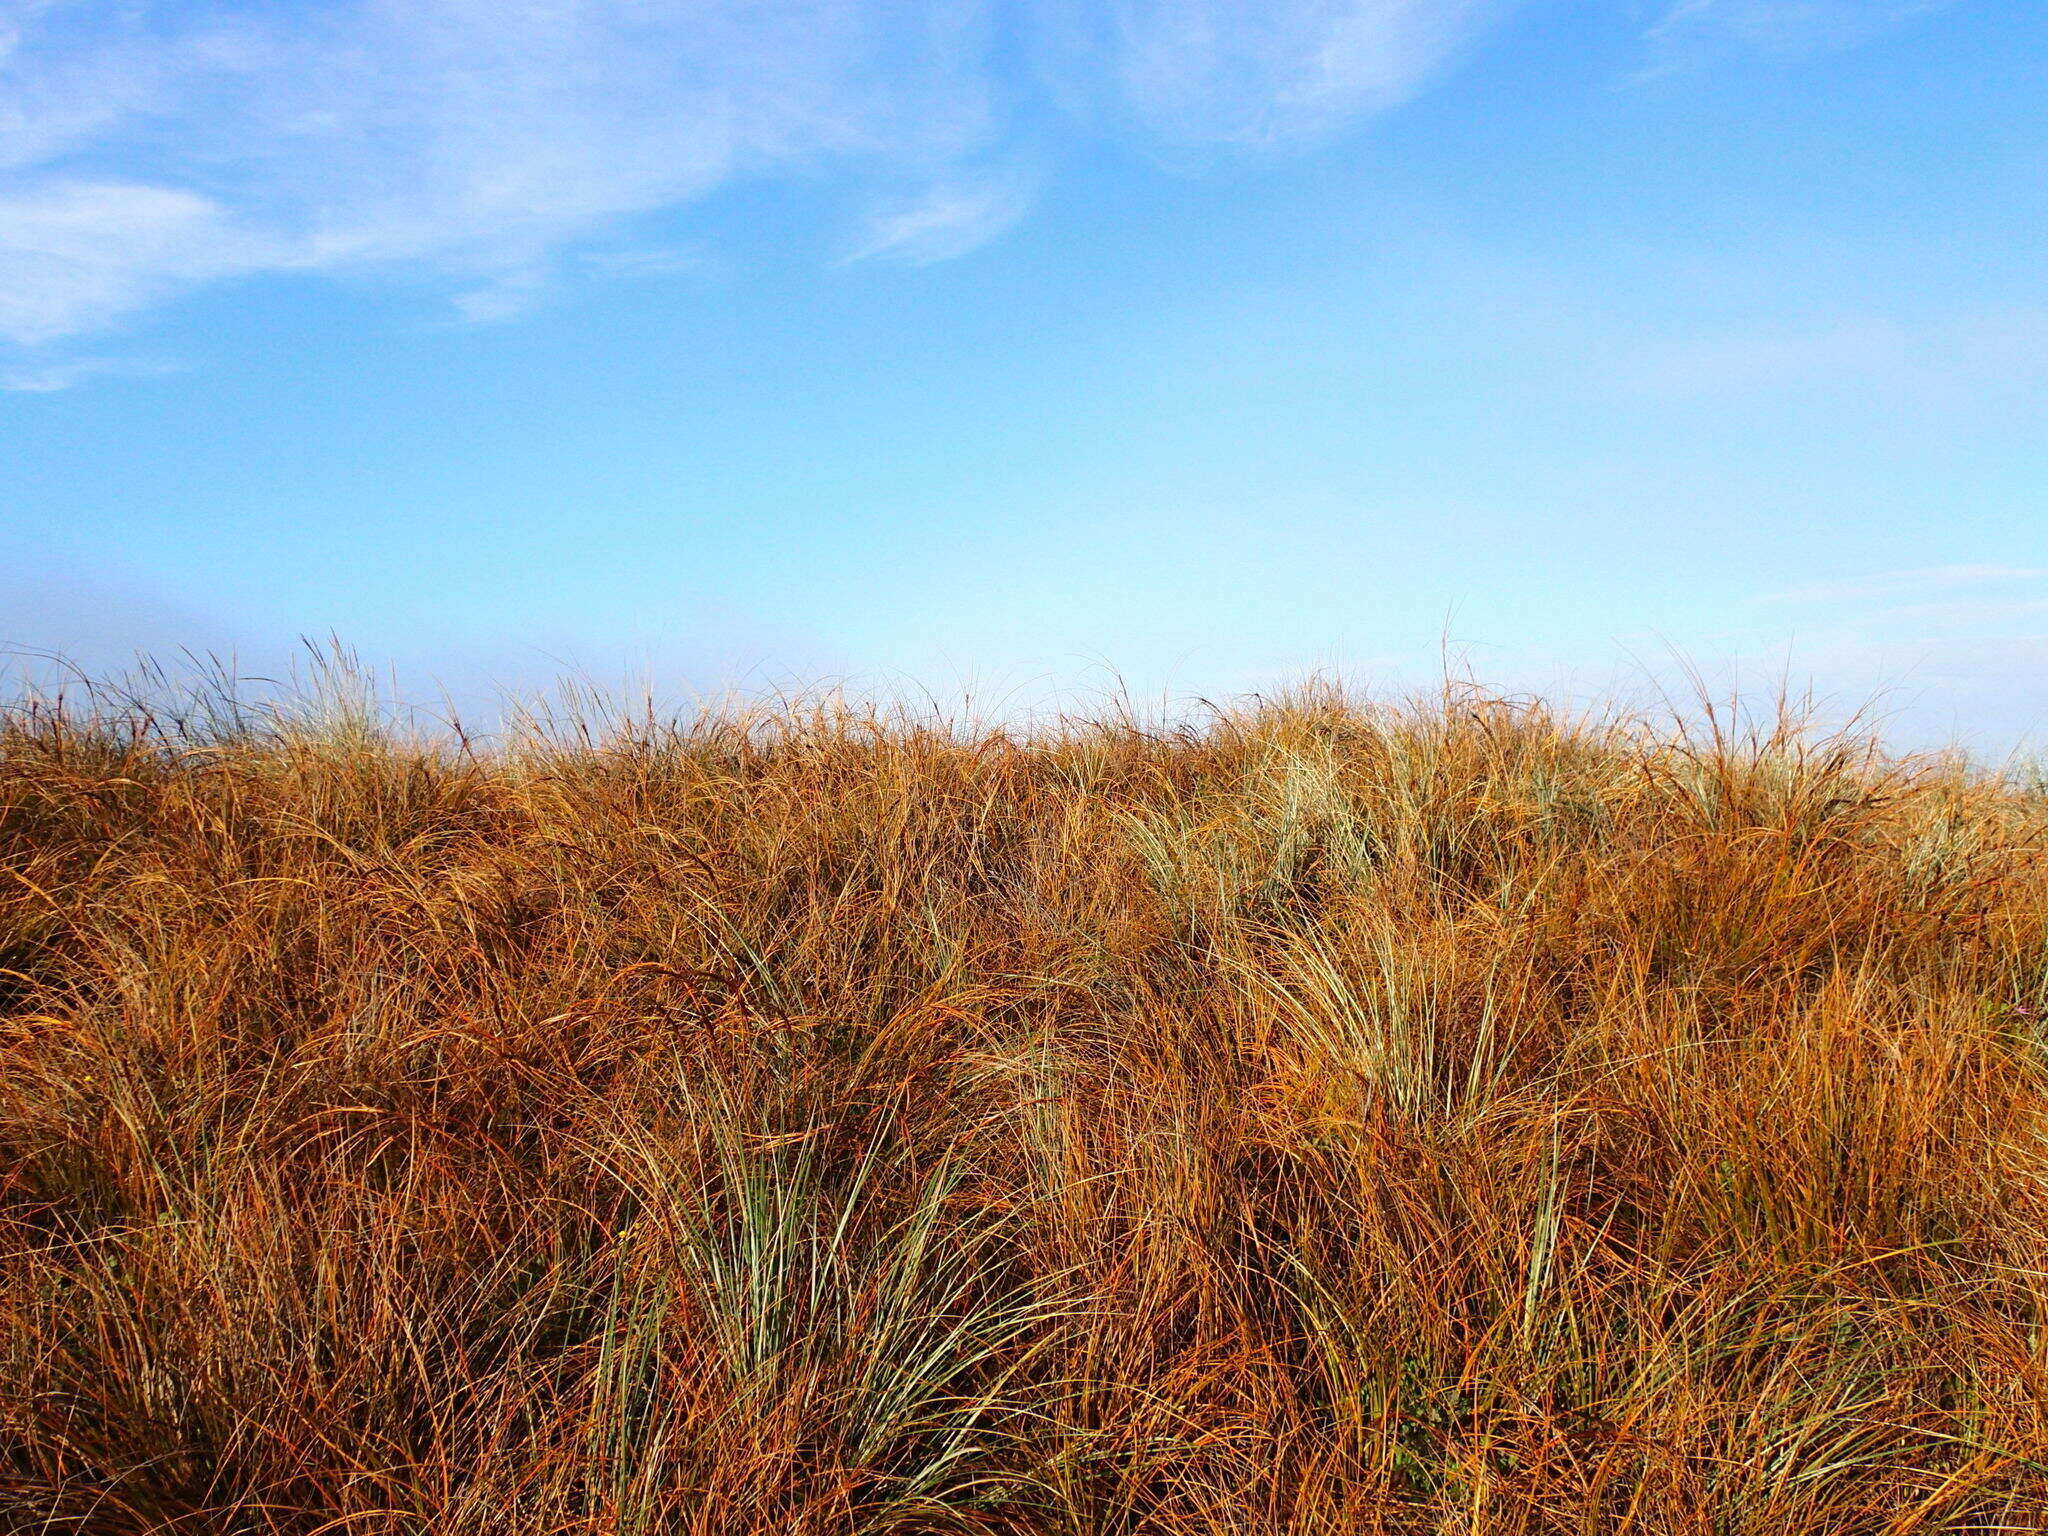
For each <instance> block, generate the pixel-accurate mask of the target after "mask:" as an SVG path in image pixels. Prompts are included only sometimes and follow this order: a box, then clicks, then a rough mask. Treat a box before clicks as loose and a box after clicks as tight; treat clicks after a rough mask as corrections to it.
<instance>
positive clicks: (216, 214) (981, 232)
mask: <svg viewBox="0 0 2048 1536" xmlns="http://www.w3.org/2000/svg"><path fill="white" fill-rule="evenodd" d="M1503 3H1506V0H1122V3H1120V4H1116V5H1114V6H1111V7H1108V8H1102V7H1097V6H1094V5H1092V4H1086V3H1083V0H961V3H959V4H954V5H946V6H936V7H917V6H900V5H896V4H894V3H892V0H521V3H519V4H507V3H505V0H336V3H333V4H329V5H325V6H319V7H289V8H287V7H272V6H267V5H262V4H258V3H255V0H128V3H124V4H122V5H120V6H113V7H110V6H106V5H104V4H100V3H96V0H14V3H13V4H12V5H0V343H8V344H12V345H13V346H14V347H15V348H17V349H24V348H25V349H30V350H35V349H50V348H52V347H55V346H58V345H60V344H62V343H63V342H65V341H66V340H67V339H69V338H75V337H80V336H86V335H90V334H93V333H96V332H105V331H107V330H110V329H112V328H115V327H118V326H120V325H121V324H123V323H124V322H126V321H129V320H130V319H132V318H133V317H136V316H138V315H140V314H143V313H145V312H147V311H149V310H150V309H152V308H154V307H156V306H158V305H160V304H162V303H163V302H165V301H167V300H169V299H171V298H174V297H176V296H177V295H179V294H181V293H185V292H188V291H190V290H193V289H195V288H198V287H201V286H204V285H206V284H210V283H215V282H219V281H222V280H226V279H232V278H236V277H242V276H247V275H251V274H257V273H265V272H323V273H337V272H347V273H352V274H371V275H374V274H376V273H378V272H388V273H390V274H392V275H394V276H402V277H404V278H405V279H407V280H417V279H418V278H420V277H421V276H423V275H424V276H427V277H430V278H432V279H434V280H435V281H438V282H440V283H442V284H443V285H444V286H445V288H446V289H447V291H448V292H449V293H450V295H451V300H452V303H453V304H454V307H455V309H456V312H457V313H458V314H460V315H462V316H464V317H466V318H471V319H478V320H485V319H495V318H502V317H504V316H507V315H511V314H516V313H518V312H519V311H521V310H522V309H524V308H526V307H529V306H530V305H532V304H533V303H535V302H536V301H538V300H540V299H542V298H544V297H545V295H546V294H547V293H548V291H549V290H550V288H551V286H552V285H553V284H554V283H556V282H557V281H559V280H560V278H561V275H562V273H563V272H564V271H565V270H568V271H576V272H583V273H588V274H592V275H595V274H599V273H603V272H606V271H612V272H617V273H624V272H629V271H635V270H637V271H639V272H642V273H651V272H653V271H655V270H657V269H658V268H660V267H661V266H662V265H663V263H664V261H665V260H666V258H665V257H650V258H648V259H647V260H644V261H642V260H637V259H636V258H633V257H630V256H620V257H618V258H616V259H612V258H608V257H607V256H605V255H604V254H602V252H601V251H600V252H599V253H598V254H594V255H589V256H587V257H586V256H585V255H584V254H583V247H585V246H590V245H595V246H599V247H609V248H612V249H614V250H616V249H619V248H622V247H623V248H624V249H626V250H631V249H632V248H633V242H632V229H631V226H632V221H633V220H634V219H635V218H636V217H637V216H640V215H644V214H648V213H651V212H653V211H656V210H663V209H671V208H676V207H680V206H683V205H687V204H689V203H691V202H692V201H694V200H697V199H700V198H703V197H705V196H707V195H709V194H711V193H714V192H716V191H717V190H718V189H720V188H722V187H726V186H728V185H731V184H733V183H735V182H738V181H741V180H744V179H748V178H758V177H763V176H772V175H777V174H796V175H804V176H815V175H816V174H817V173H818V172H819V171H820V170H821V169H829V170H832V171H833V172H835V173H836V174H840V175H844V176H848V177H852V178H855V179H856V180H857V182H859V183H861V184H865V185H868V186H870V187H871V188H873V189H875V190H872V191H870V192H869V194H868V199H867V210H868V211H867V213H866V215H865V217H864V219H863V220H862V222H861V223H860V225H859V227H858V228H857V229H856V230H854V231H853V232H851V234H850V235H849V237H848V238H847V240H846V242H845V245H846V247H848V248H850V249H851V250H852V251H853V252H854V253H855V254H856V255H860V256H874V257H892V258H895V259H900V260H906V261H910V262H918V263H922V262H932V261H942V260H947V259H950V258H952V257H955V256H959V255H963V254H965V253H966V252H968V251H970V250H973V249H974V248H976V247H977V246H980V245H982V244H984V243H986V242H987V241H989V240H991V239H993V238H995V237H996V236H998V235H1000V234H1001V233H1002V231H1003V230H1005V229H1006V228H1008V227H1009V226H1011V225H1012V224H1014V223H1015V222H1016V221H1017V220H1018V219H1019V218H1021V217H1022V216H1023V215H1024V213H1025V211H1026V210H1027V208H1028V206H1029V204H1030V201H1031V196H1032V191H1033V187H1034V185H1035V180H1036V178H1035V177H1034V176H1032V175H1030V174H1027V173H1025V172H1023V171H1020V170H1017V169H1015V168H1014V164H1015V161H1016V157H1015V155H1014V153H1012V152H1011V151H1010V150H1009V149H1008V148H1007V147H1006V145H1007V140H1008V138H1009V137H1013V136H1014V127H1015V125H1014V118H1015V117H1016V115H1017V114H1018V113H1020V112H1023V111H1028V110H1029V109H1030V107H1031V105H1032V104H1031V103H1029V102H1021V101H1020V100H1018V99H1017V97H1018V92H1019V90H1020V89H1021V87H1018V86H1016V85H1015V83H1014V80H1012V76H1014V75H1015V72H1014V71H1005V70H1004V69H1003V68H1002V67H1000V66H999V65H998V63H997V62H996V61H993V60H992V59H991V57H990V49H991V39H992V38H993V37H994V36H995V35H996V34H997V33H998V32H999V31H1000V32H1002V33H1005V34H1007V35H1010V36H1013V37H1015V38H1019V39H1023V42H1022V43H1021V44H1020V46H1023V47H1026V48H1027V49H1028V50H1031V51H1034V52H1035V53H1036V54H1037V55H1038V56H1039V64H1040V66H1041V67H1040V68H1038V69H1037V71H1036V74H1035V76H1034V78H1036V79H1037V80H1039V81H1040V82H1041V83H1043V82H1045V81H1047V80H1049V79H1050V77H1051V75H1052V74H1054V73H1057V72H1061V71H1064V73H1065V76H1066V78H1065V80H1064V83H1063V84H1061V85H1060V86H1059V87H1058V88H1057V89H1051V90H1048V91H1047V92H1046V93H1045V94H1046V96H1047V100H1046V101H1041V102H1039V103H1037V105H1038V106H1039V107H1040V108H1048V103H1054V102H1056V103H1057V107H1072V106H1075V105H1076V104H1077V103H1078V104H1083V105H1085V107H1086V111H1088V112H1091V113H1092V112H1096V111H1097V110H1098V109H1106V110H1109V111H1111V112H1112V113H1118V114H1122V115H1126V116H1129V117H1132V118H1135V119H1136V120H1137V121H1139V122H1140V123H1142V124H1144V125H1146V127H1147V129H1148V131H1151V132H1155V133H1157V134H1159V135H1161V136H1164V137H1166V138H1170V139H1174V140H1179V141H1225V142H1234V143H1242V144H1278V143H1285V142H1292V141H1296V140H1299V139H1301V138H1304V137H1309V136H1313V135H1316V134H1321V133H1327V132H1330V131H1333V130H1335V129H1336V128H1338V127H1341V126H1342V125H1343V124H1345V123H1347V122H1350V121H1353V120H1355V119H1357V118H1359V117H1361V116H1364V115H1368V114H1370V113H1373V112H1376V111H1382V110H1385V109H1386V108H1388V107H1391V106H1393V105H1395V104H1397V103H1399V102H1400V101H1402V100H1404V99H1406V98H1407V97H1409V96H1411V95H1412V94H1414V93H1415V92H1416V91H1417V90H1419V89H1420V88H1421V87H1422V86H1423V85H1424V84H1425V83H1426V82H1427V80H1428V79H1429V77H1430V76H1431V75H1432V73H1434V72H1435V71H1436V70H1438V69H1439V68H1440V67H1441V66H1442V65H1443V63H1444V62H1445V60H1446V59H1447V57H1448V56H1449V54H1450V52H1451V51H1452V49H1453V48H1454V47H1455V45H1456V44H1457V43H1458V42H1459V41H1460V40H1461V39H1462V38H1464V37H1465V36H1467V35H1469V34H1470V33H1471V32H1472V31H1473V30H1474V29H1475V28H1476V27H1478V26H1479V25H1480V23H1481V20H1482V18H1483V16H1484V15H1486V14H1488V13H1490V12H1491V11H1493V10H1494V9H1497V8H1498V7H1499V6H1500V5H1501V4H1503ZM1060 38H1065V39H1066V40H1067V43H1069V44H1073V43H1076V42H1077V41H1078V43H1079V46H1078V47H1069V46H1064V45H1062V44H1061V43H1060V42H1059V41H1058V40H1059V39H1060ZM1026 73H1027V74H1030V73H1031V72H1030V71H1026ZM1004 80H1009V81H1011V83H1010V84H1008V85H1002V86H999V84H998V82H999V81H1004ZM1087 103H1093V105H1086V104H1087ZM1057 107H1054V108H1051V109H1054V110H1056V109H1057ZM991 164H1010V165H1011V166H1012V167H1013V168H1011V169H1007V170H1000V171H990V170H988V169H987V167H988V166H990V165H991ZM891 188H894V189H899V190H897V191H894V192H891V191H890V190H889V189H891ZM903 188H912V189H914V190H911V191H908V192H904V191H902V190H900V189H903ZM565 255H574V256H575V257H576V259H575V260H574V261H571V262H566V263H565V261H564V257H565ZM51 376H52V377H54V375H51ZM81 376H82V375H81Z"/></svg>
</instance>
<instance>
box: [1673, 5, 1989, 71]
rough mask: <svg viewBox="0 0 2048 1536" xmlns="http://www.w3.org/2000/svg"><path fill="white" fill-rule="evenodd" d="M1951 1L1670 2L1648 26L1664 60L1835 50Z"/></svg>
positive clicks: (1939, 7) (1938, 8) (1934, 9)
mask: <svg viewBox="0 0 2048 1536" xmlns="http://www.w3.org/2000/svg"><path fill="white" fill-rule="evenodd" d="M1952 3H1953V0H1673V3H1671V4H1670V5H1669V6H1667V8H1666V9H1665V11H1664V13H1663V15H1662V16H1661V17H1660V18H1659V19H1658V21H1657V22H1656V23H1655V24H1654V25H1653V26H1652V27H1651V29H1650V36H1651V40H1652V42H1653V43H1655V44H1656V45H1657V46H1658V47H1659V48H1660V49H1661V50H1663V51H1664V58H1665V61H1666V62H1667V63H1668V62H1671V61H1672V57H1673V55H1674V54H1675V53H1683V52H1688V51H1692V50H1696V49H1698V48H1700V47H1702V46H1715V45H1729V44H1734V45H1738V46H1742V47H1747V48H1761V49H1765V50H1768V51H1771V52H1780V53H1784V52H1803V51H1806V50H1809V49H1815V48H1840V47H1846V46H1848V45H1850V44H1852V43H1858V42H1861V41H1863V40H1864V39H1865V38H1867V37H1870V36H1872V35H1874V34H1876V33H1878V32H1882V31H1884V30H1885V29H1886V28H1888V27H1894V26H1897V25H1899V24H1900V23H1901V22H1905V21H1910V20H1912V19H1913V18H1914V17H1916V16H1920V15H1923V14H1925V13H1927V12H1929V11H1936V10H1940V9H1941V8H1942V7H1943V6H1946V5H1949V4H1952Z"/></svg>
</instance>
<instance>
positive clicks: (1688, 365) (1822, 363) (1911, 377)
mask: <svg viewBox="0 0 2048 1536" xmlns="http://www.w3.org/2000/svg"><path fill="white" fill-rule="evenodd" d="M1636 376H1637V381H1638V382H1639V383H1640V384H1641V385H1642V386H1643V387H1644V388H1646V389H1648V390H1650V391H1651V392H1653V393H1659V394H1677V395H1695V394H1729V393H1739V394H1746V395H1757V394H1767V393H1772V392H1777V391H1786V390H1807V389H1814V388H1825V389H1831V390H1854V391H1860V392H1880V393H1885V394H1890V395H1893V396H1895V397H1901V398H1906V399H1910V400H1913V401H1916V402H1935V401H1954V400H1959V399H1967V398H1969V397H1971V396H1974V395H1977V394H1980V393H1982V392H1984V391H1986V390H1993V389H2009V388H2015V387H2017V388H2037V387H2042V386H2048V309H2039V308H2009V309H2001V310H1986V311H1980V312H1975V313H1968V314H1959V315H1949V316H1942V317H1937V318H1933V319H1916V320H1900V319H1897V318H1894V317H1892V316H1888V315H1849V316H1844V317H1840V318H1835V319H1830V320H1824V321H1819V322H1809V323H1806V324H1798V325H1777V326H1765V327H1753V328H1746V329H1739V330H1726V331H1721V332H1717V333H1713V334H1708V335H1701V336H1695V337H1692V338H1689V339H1686V340H1682V341H1679V342H1676V343H1674V344H1671V345H1669V346H1666V347H1664V348H1663V349H1662V350H1661V351H1659V352H1658V353H1656V355H1654V356H1652V357H1650V358H1648V359H1647V360H1645V361H1644V362H1643V364H1642V365H1641V366H1640V367H1639V369H1638V370H1637V375H1636Z"/></svg>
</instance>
